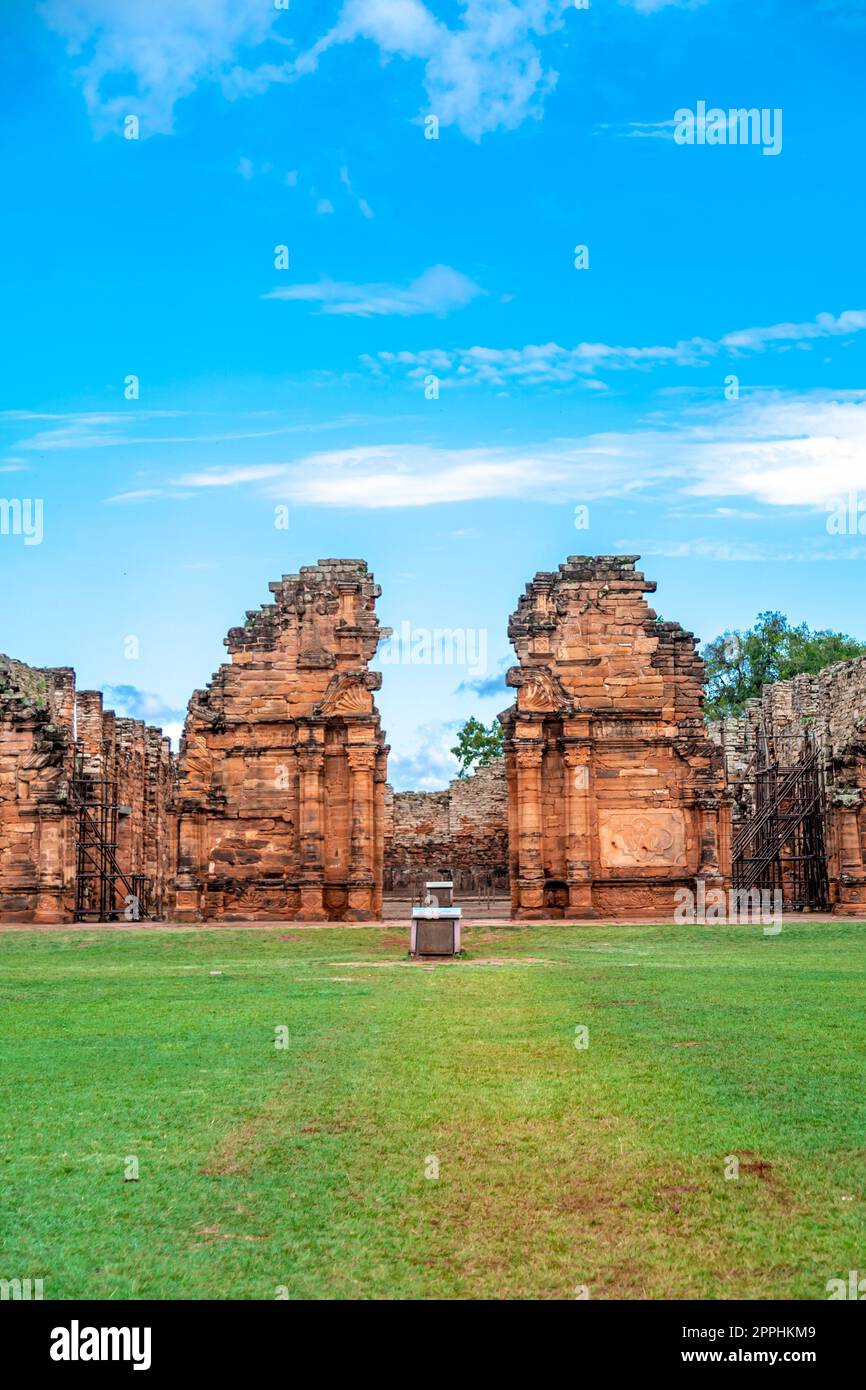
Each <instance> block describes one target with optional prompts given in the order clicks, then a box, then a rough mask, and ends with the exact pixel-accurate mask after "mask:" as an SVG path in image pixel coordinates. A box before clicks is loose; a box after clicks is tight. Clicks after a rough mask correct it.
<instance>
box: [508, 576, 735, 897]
mask: <svg viewBox="0 0 866 1390" xmlns="http://www.w3.org/2000/svg"><path fill="white" fill-rule="evenodd" d="M638 558H639V557H638V556H636V555H602V556H571V557H570V558H569V559H568V560H567V561H566V563H565V564H563V565H560V567H559V570H558V571H557V572H555V573H547V572H542V573H540V574H537V575H536V576H535V579H534V580H532V582H531V583H530V584H528V585H527V586H526V592H525V594H524V595H523V596H522V597H521V598H520V600H519V602H518V606H517V610H516V612H515V613H514V614H513V616H512V618H511V621H510V623H509V628H508V633H509V637H510V638H511V640H512V642H513V643H514V647H515V650H516V652H517V657H518V660H519V662H520V664H519V666H517V667H512V669H511V670H510V671H509V672H508V675H507V677H506V680H507V683H508V684H509V685H510V686H513V687H515V688H516V690H517V699H516V702H515V704H514V705H513V706H511V708H510V709H508V710H506V711H504V713H503V714H502V715H500V719H501V720H502V723H503V725H504V728H505V735H506V768H507V777H508V802H509V849H510V876H511V891H512V912H513V915H514V916H516V917H522V918H539V917H548V916H565V917H572V918H574V917H594V916H600V915H603V916H610V917H616V916H623V915H625V914H627V913H631V912H635V913H641V914H644V913H646V914H651V915H665V916H667V915H670V914H671V913H672V912H673V909H674V906H675V897H674V894H675V892H676V890H677V889H679V888H684V887H685V888H692V889H694V887H695V881H696V879H697V878H701V879H703V880H705V882H706V883H707V885H708V886H712V887H726V886H727V883H728V881H729V874H730V815H729V808H728V807H727V804H726V801H725V798H724V795H723V793H724V780H723V769H722V760H721V757H720V755H719V751H718V749H717V748H716V747H715V746H714V745H713V744H712V743H711V742H710V740H709V739H708V738H707V736H706V732H705V729H704V725H703V717H702V709H703V663H702V662H701V659H700V657H699V656H698V654H697V652H696V650H695V638H694V636H693V635H692V634H691V633H689V632H684V631H683V629H682V628H681V627H680V626H679V624H677V623H673V622H659V621H658V620H657V617H656V614H655V612H654V611H653V609H651V608H650V607H649V606H648V604H647V602H646V600H645V599H644V594H645V593H652V592H654V590H655V587H656V586H655V584H654V583H652V582H648V581H647V580H645V579H644V576H643V575H642V574H641V573H640V572H639V571H638V570H636V569H635V564H636V561H637V559H638Z"/></svg>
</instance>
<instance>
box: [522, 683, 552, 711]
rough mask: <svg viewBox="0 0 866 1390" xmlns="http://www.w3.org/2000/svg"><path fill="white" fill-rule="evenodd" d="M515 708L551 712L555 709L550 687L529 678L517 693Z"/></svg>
mask: <svg viewBox="0 0 866 1390" xmlns="http://www.w3.org/2000/svg"><path fill="white" fill-rule="evenodd" d="M517 707H518V709H521V710H538V711H539V712H540V711H544V710H552V709H555V708H556V702H555V701H554V699H553V695H552V693H551V690H550V687H549V686H548V685H547V684H546V683H545V682H544V681H540V680H537V679H532V678H530V679H529V680H528V681H527V682H526V684H525V685H522V686H521V687H520V690H519V691H518V693H517Z"/></svg>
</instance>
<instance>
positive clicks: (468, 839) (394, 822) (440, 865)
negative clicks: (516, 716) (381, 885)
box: [385, 758, 508, 893]
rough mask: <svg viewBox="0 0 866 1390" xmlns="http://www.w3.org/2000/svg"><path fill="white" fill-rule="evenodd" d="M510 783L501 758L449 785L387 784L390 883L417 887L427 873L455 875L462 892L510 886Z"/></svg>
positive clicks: (400, 887) (398, 888) (392, 887)
mask: <svg viewBox="0 0 866 1390" xmlns="http://www.w3.org/2000/svg"><path fill="white" fill-rule="evenodd" d="M507 796H508V789H507V783H506V780H505V760H504V759H503V758H497V759H496V760H495V761H494V762H492V763H490V764H488V766H486V767H481V768H479V769H478V770H477V772H475V773H474V774H473V775H472V776H470V777H465V778H460V777H456V778H454V780H453V781H452V782H450V783H449V785H448V789H447V791H441V792H394V791H393V790H392V788H391V787H388V788H387V790H386V809H385V887H386V889H388V890H389V891H393V892H400V891H407V890H409V891H417V888H418V886H419V884H421V883H423V881H424V879H425V878H430V877H431V876H433V877H435V876H438V875H439V874H440V873H442V872H444V871H446V870H447V871H448V872H449V873H451V874H452V875H453V878H454V882H455V886H456V888H457V891H458V893H459V892H460V891H461V889H462V890H464V891H467V890H470V889H473V888H476V887H481V886H489V887H491V888H494V889H497V888H498V889H504V888H505V887H506V884H507V879H508V810H507Z"/></svg>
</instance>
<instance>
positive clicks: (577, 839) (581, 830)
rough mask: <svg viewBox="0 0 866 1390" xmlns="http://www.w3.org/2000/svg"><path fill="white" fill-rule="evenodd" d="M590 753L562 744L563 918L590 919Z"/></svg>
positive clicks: (592, 912)
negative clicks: (565, 895)
mask: <svg viewBox="0 0 866 1390" xmlns="http://www.w3.org/2000/svg"><path fill="white" fill-rule="evenodd" d="M589 755H590V750H589V747H588V746H587V745H580V744H566V746H565V748H564V749H563V754H562V763H563V776H564V778H565V866H566V881H567V883H568V907H567V909H566V912H565V915H566V917H571V918H575V917H581V918H582V917H594V916H595V913H594V911H593V906H592V845H591V835H590V769H589Z"/></svg>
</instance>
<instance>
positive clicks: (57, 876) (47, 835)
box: [33, 806, 70, 922]
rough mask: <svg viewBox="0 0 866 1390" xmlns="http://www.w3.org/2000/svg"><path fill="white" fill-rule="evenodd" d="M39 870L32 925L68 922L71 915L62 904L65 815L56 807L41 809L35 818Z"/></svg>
mask: <svg viewBox="0 0 866 1390" xmlns="http://www.w3.org/2000/svg"><path fill="white" fill-rule="evenodd" d="M38 826H39V868H38V878H37V886H36V903H35V910H34V913H33V921H34V922H67V921H69V919H70V914H69V912H68V911H66V910H65V908H64V903H63V888H64V883H63V866H64V861H65V844H64V835H63V829H64V812H63V809H62V808H61V807H59V806H57V807H51V808H50V809H49V808H48V807H44V808H42V809H41V810H40V813H39V817H38Z"/></svg>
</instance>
